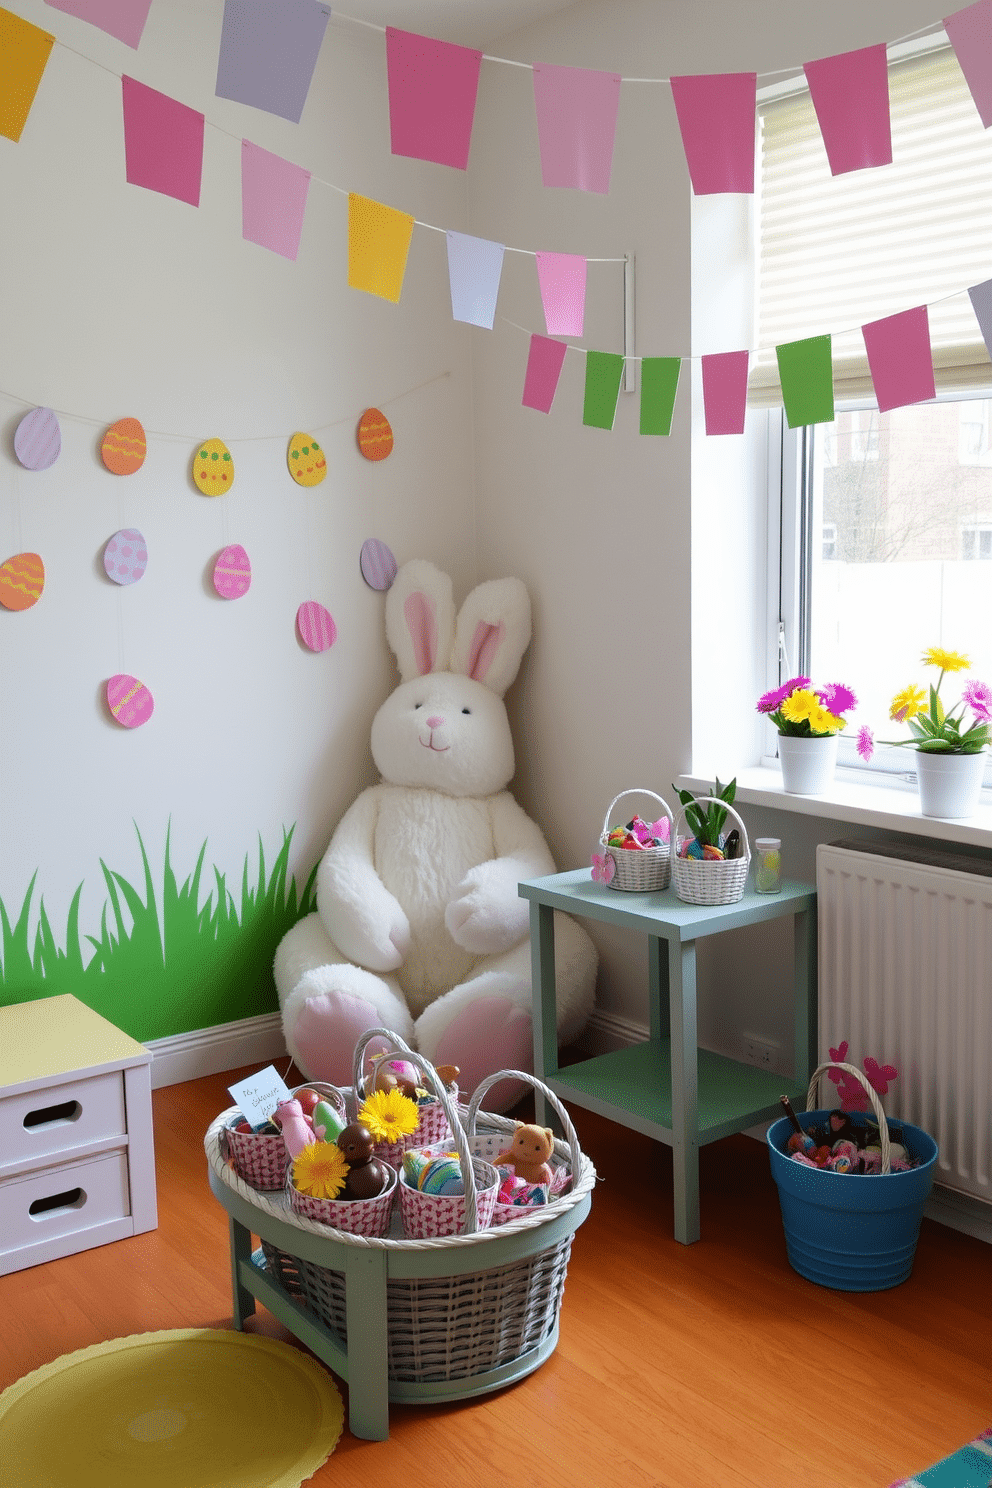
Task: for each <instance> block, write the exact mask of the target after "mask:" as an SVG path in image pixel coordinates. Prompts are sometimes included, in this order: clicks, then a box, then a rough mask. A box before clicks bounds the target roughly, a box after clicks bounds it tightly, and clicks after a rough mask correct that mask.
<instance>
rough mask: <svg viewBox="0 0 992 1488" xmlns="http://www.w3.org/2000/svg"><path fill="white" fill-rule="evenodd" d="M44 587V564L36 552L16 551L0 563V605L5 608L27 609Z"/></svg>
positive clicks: (38, 596) (35, 601) (35, 600)
mask: <svg viewBox="0 0 992 1488" xmlns="http://www.w3.org/2000/svg"><path fill="white" fill-rule="evenodd" d="M44 587H45V565H44V564H43V563H42V561H41V559H40V558H39V556H38V554H37V553H17V554H16V555H15V556H14V557H13V558H8V559H7V561H6V563H0V605H3V607H4V609H5V610H29V609H30V608H31V606H32V605H34V604H37V603H38V600H39V599H40V598H41V591H42V590H43V589H44Z"/></svg>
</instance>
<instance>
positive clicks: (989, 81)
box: [944, 0, 992, 129]
mask: <svg viewBox="0 0 992 1488" xmlns="http://www.w3.org/2000/svg"><path fill="white" fill-rule="evenodd" d="M944 30H945V31H946V32H947V36H948V39H949V41H950V43H951V46H952V47H953V48H954V55H955V56H956V57H957V59H958V66H959V67H960V68H961V71H962V72H963V73H964V80H965V82H966V83H967V84H968V87H969V88H970V89H971V96H972V98H973V99H974V100H975V107H976V108H977V109H978V113H979V116H980V118H981V121H982V123H983V124H984V125H985V128H986V129H988V127H989V125H990V124H992V0H978V4H977V5H969V6H968V8H967V10H959V11H957V13H956V14H955V15H952V16H947V18H946V19H945V21H944Z"/></svg>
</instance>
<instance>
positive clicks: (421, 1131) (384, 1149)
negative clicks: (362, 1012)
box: [354, 1028, 458, 1171]
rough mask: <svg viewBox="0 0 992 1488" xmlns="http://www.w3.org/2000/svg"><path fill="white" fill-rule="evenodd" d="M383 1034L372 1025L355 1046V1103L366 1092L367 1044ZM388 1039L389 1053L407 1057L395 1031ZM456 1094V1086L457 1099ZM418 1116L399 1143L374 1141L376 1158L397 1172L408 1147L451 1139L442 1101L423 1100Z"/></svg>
mask: <svg viewBox="0 0 992 1488" xmlns="http://www.w3.org/2000/svg"><path fill="white" fill-rule="evenodd" d="M382 1037H383V1033H382V1030H381V1029H375V1028H372V1029H370V1030H369V1032H368V1033H365V1034H363V1035H362V1037H361V1038H360V1039H359V1040H358V1043H357V1044H356V1045H355V1069H354V1078H355V1085H354V1090H355V1101H356V1105H361V1103H362V1100H363V1098H364V1094H365V1086H366V1074H365V1070H364V1061H365V1052H366V1050H367V1049H368V1046H369V1044H370V1043H372V1042H373V1041H374V1040H380V1041H381V1039H382ZM389 1038H390V1041H391V1042H392V1043H393V1044H394V1048H393V1051H392V1052H393V1053H395V1054H397V1055H399V1056H401V1057H402V1058H403V1059H407V1060H410V1051H409V1050H408V1049H406V1048H405V1047H403V1048H402V1049H400V1048H397V1047H395V1045H396V1044H398V1043H401V1042H402V1041H401V1040H399V1039H397V1037H396V1035H395V1034H390V1035H389ZM410 1062H411V1063H414V1064H417V1065H418V1066H419V1064H420V1061H419V1060H417V1059H414V1060H410ZM424 1088H425V1089H427V1088H428V1086H427V1085H426V1084H425V1086H424ZM457 1094H458V1091H457V1087H456V1089H455V1097H456V1098H457ZM419 1116H420V1120H419V1121H418V1122H417V1127H416V1130H415V1131H412V1132H410V1133H409V1135H408V1136H405V1137H401V1138H400V1139H399V1141H398V1142H377V1143H376V1147H375V1155H376V1157H381V1158H382V1160H383V1162H387V1163H389V1166H390V1167H391V1168H396V1170H397V1171H399V1170H400V1169H401V1168H402V1166H403V1154H404V1152H407V1151H408V1150H409V1149H410V1148H412V1147H433V1146H434V1144H435V1143H436V1142H448V1141H450V1140H451V1128H450V1126H449V1124H448V1117H447V1114H446V1112H445V1109H444V1105H443V1104H442V1102H441V1101H439V1100H431V1101H426V1102H425V1103H424V1104H423V1105H422V1106H420V1107H419Z"/></svg>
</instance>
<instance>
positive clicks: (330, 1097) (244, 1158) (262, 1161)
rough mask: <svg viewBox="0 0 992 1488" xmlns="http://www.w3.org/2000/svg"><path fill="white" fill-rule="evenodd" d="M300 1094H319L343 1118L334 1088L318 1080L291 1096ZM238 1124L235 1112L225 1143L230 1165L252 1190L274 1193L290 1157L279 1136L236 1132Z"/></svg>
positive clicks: (340, 1098) (342, 1105)
mask: <svg viewBox="0 0 992 1488" xmlns="http://www.w3.org/2000/svg"><path fill="white" fill-rule="evenodd" d="M301 1090H317V1091H319V1092H320V1094H321V1095H322V1096H323V1097H324V1099H325V1100H327V1101H328V1102H329V1103H330V1104H331V1105H332V1106H333V1107H334V1109H335V1110H336V1111H337V1113H338V1115H339V1116H342V1117H343V1116H344V1113H345V1101H344V1095H343V1094H342V1092H341V1091H340V1090H338V1088H337V1086H336V1085H327V1084H325V1083H324V1082H323V1081H321V1080H308V1081H307V1083H306V1084H305V1085H297V1086H296V1087H295V1089H294V1090H292V1091H291V1092H290V1093H291V1094H292V1095H297V1094H298V1093H299V1091H301ZM240 1120H242V1115H241V1112H240V1111H238V1110H235V1111H234V1112H233V1114H232V1116H231V1119H230V1121H229V1123H228V1126H227V1133H226V1141H227V1149H228V1151H229V1153H230V1155H231V1161H232V1162H233V1163H234V1166H235V1168H236V1169H237V1171H238V1172H239V1173H240V1174H241V1177H242V1178H244V1179H245V1181H246V1182H247V1183H250V1184H251V1185H252V1187H253V1188H259V1189H262V1190H264V1191H265V1192H267V1193H272V1192H275V1190H276V1189H280V1188H282V1186H283V1184H284V1183H285V1182H286V1173H287V1170H288V1168H289V1153H288V1152H287V1150H286V1143H285V1142H284V1141H283V1136H282V1132H265V1131H261V1132H239V1131H238V1130H237V1125H238V1122H239V1121H240Z"/></svg>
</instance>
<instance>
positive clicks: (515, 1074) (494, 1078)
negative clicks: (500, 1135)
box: [465, 1070, 582, 1180]
mask: <svg viewBox="0 0 992 1488" xmlns="http://www.w3.org/2000/svg"><path fill="white" fill-rule="evenodd" d="M500 1080H523V1081H524V1082H525V1083H526V1084H528V1085H532V1086H533V1087H534V1089H535V1090H539V1091H540V1092H541V1094H542V1095H543V1096H544V1099H545V1100H546V1101H547V1102H548V1104H549V1105H550V1106H551V1108H552V1110H553V1111H554V1113H555V1115H556V1116H557V1117H558V1120H559V1121H560V1122H561V1126H562V1131H563V1132H564V1134H565V1141H566V1142H567V1143H568V1155H569V1160H570V1162H571V1164H572V1178H573V1180H574V1179H575V1178H576V1177H577V1176H578V1173H579V1171H580V1168H581V1166H582V1149H581V1148H580V1147H579V1139H578V1137H577V1136H576V1134H575V1127H574V1126H573V1125H572V1123H571V1120H570V1119H569V1115H568V1112H567V1111H566V1110H565V1107H564V1106H563V1105H562V1103H561V1101H560V1100H559V1099H558V1097H557V1096H556V1095H555V1093H554V1091H553V1090H549V1089H548V1087H547V1085H544V1084H543V1083H542V1082H541V1081H540V1080H539V1079H538V1078H537V1076H536V1075H529V1074H528V1073H527V1072H526V1070H498V1071H497V1072H496V1074H495V1075H487V1076H486V1078H485V1079H484V1080H483V1081H482V1083H481V1085H479V1087H478V1089H477V1090H476V1092H475V1094H474V1095H473V1096H472V1099H471V1100H470V1101H469V1103H468V1108H467V1110H466V1113H465V1127H466V1130H467V1132H468V1135H469V1136H470V1137H474V1136H475V1118H476V1117H477V1116H478V1114H479V1107H480V1105H481V1104H482V1097H483V1096H484V1095H485V1093H486V1091H487V1090H489V1089H490V1088H491V1087H492V1086H493V1085H496V1084H498V1083H499V1081H500Z"/></svg>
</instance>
